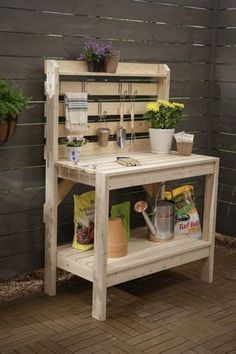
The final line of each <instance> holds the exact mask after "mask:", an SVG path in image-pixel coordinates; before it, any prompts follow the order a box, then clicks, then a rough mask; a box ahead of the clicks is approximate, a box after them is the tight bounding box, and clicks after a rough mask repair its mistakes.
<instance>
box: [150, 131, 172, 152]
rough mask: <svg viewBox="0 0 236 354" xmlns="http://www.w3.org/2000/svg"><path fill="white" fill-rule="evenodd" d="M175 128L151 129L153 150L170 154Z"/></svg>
mask: <svg viewBox="0 0 236 354" xmlns="http://www.w3.org/2000/svg"><path fill="white" fill-rule="evenodd" d="M174 132H175V129H153V128H150V129H149V136H150V143H151V152H153V153H154V154H169V153H170V151H171V145H172V141H173V135H174Z"/></svg>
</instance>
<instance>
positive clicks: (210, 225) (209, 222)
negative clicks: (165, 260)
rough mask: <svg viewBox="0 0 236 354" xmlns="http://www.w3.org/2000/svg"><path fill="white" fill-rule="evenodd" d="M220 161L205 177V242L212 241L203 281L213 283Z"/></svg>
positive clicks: (202, 272)
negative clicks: (212, 171) (211, 172)
mask: <svg viewBox="0 0 236 354" xmlns="http://www.w3.org/2000/svg"><path fill="white" fill-rule="evenodd" d="M218 174H219V160H218V161H217V162H216V163H215V171H214V173H213V174H211V175H206V177H205V193H204V215H203V237H202V238H203V240H204V241H210V242H211V246H210V255H209V257H208V258H206V259H204V260H203V264H202V269H201V280H203V281H206V282H208V283H212V282H213V270H214V248H215V224H216V206H217V191H218Z"/></svg>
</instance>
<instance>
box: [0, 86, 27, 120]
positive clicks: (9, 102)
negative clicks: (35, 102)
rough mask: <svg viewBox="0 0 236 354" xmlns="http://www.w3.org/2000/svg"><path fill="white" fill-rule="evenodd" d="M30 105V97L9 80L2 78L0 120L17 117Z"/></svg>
mask: <svg viewBox="0 0 236 354" xmlns="http://www.w3.org/2000/svg"><path fill="white" fill-rule="evenodd" d="M28 107H29V99H28V98H26V97H25V96H24V95H23V93H22V92H20V91H19V90H17V89H16V88H14V87H12V86H11V85H10V84H9V83H8V82H7V81H5V80H0V122H4V121H7V120H9V119H16V118H17V116H18V114H19V113H20V112H22V111H24V110H25V109H27V108H28Z"/></svg>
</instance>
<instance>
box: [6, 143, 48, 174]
mask: <svg viewBox="0 0 236 354" xmlns="http://www.w3.org/2000/svg"><path fill="white" fill-rule="evenodd" d="M43 165H44V159H43V146H41V145H39V146H37V145H35V146H30V147H29V146H23V147H21V146H18V147H17V149H14V148H11V147H9V148H4V147H2V148H1V154H0V166H1V169H10V168H18V167H32V166H43Z"/></svg>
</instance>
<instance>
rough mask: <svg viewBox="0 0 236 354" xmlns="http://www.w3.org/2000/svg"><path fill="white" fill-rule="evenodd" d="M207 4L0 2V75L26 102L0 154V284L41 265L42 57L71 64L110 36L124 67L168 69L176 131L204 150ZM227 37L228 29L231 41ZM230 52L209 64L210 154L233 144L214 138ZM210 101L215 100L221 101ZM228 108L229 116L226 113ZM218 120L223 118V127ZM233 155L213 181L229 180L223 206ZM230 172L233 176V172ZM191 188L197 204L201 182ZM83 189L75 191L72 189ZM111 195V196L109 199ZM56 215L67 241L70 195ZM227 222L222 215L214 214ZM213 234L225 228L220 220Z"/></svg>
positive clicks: (191, 0) (179, 0)
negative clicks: (176, 107) (88, 42)
mask: <svg viewBox="0 0 236 354" xmlns="http://www.w3.org/2000/svg"><path fill="white" fill-rule="evenodd" d="M223 2H224V1H222V3H223ZM226 2H227V1H226ZM228 2H230V1H228ZM167 3H168V4H167ZM214 3H215V2H214V1H213V0H198V1H196V0H165V1H161V0H159V1H134V0H119V1H117V0H90V1H84V0H82V1H78V0H67V1H63V0H40V1H34V0H21V1H17V0H0V77H1V78H5V79H10V80H11V81H12V82H13V83H15V84H16V85H18V86H19V87H20V88H21V89H22V90H23V91H24V92H25V94H26V95H29V96H31V97H32V108H31V109H30V110H29V111H28V112H26V113H24V114H22V115H21V116H20V119H19V125H18V127H17V132H16V134H15V136H14V138H13V139H12V140H11V141H10V142H9V143H7V144H6V145H5V146H4V147H1V149H0V169H1V171H0V198H1V203H0V277H1V278H7V277H10V276H13V275H15V274H19V273H22V272H24V271H29V270H31V269H34V268H38V267H40V266H42V264H43V248H44V226H43V220H42V214H43V209H42V207H43V203H44V183H45V182H44V172H45V171H44V159H43V145H44V139H43V129H44V112H43V106H44V74H43V60H44V59H45V58H62V59H73V58H76V57H78V56H79V54H80V53H81V50H82V47H83V43H84V39H85V38H87V37H88V38H90V37H97V38H99V39H109V40H112V42H113V47H114V48H117V49H120V50H121V56H122V60H124V61H146V62H163V63H167V64H168V65H169V66H170V68H171V97H172V98H173V99H175V100H176V101H181V102H184V103H185V105H186V120H185V121H184V122H183V123H181V124H180V125H179V127H178V129H185V130H187V131H192V132H194V133H195V136H196V139H195V151H196V152H200V153H207V152H209V143H208V142H209V139H208V137H209V129H210V128H211V125H209V119H211V118H212V117H211V112H210V107H211V108H212V106H211V105H210V99H211V95H210V94H209V89H210V87H211V83H210V81H209V78H210V73H211V72H212V68H213V65H214V63H213V62H212V57H213V56H212V50H211V43H212V26H213V23H214V11H213V5H214ZM222 14H224V16H222V18H221V21H222V25H224V24H225V22H227V21H229V22H230V15H231V14H229V13H226V11H225V12H224V11H222ZM232 19H233V12H232ZM234 31H235V30H233V31H231V32H232V38H234V37H235V36H234ZM221 33H222V40H221V42H222V41H223V42H224V41H225V40H227V41H228V42H227V43H229V44H234V43H231V36H230V35H228V34H229V33H228V32H227V30H225V31H224V34H223V32H221ZM219 40H220V38H219ZM232 41H233V39H232ZM233 53H234V49H233V48H224V47H223V48H219V49H218V52H217V61H218V63H220V62H222V61H223V62H224V63H226V64H224V65H223V66H222V65H220V64H219V65H218V66H217V79H218V80H219V82H218V85H219V87H220V89H221V93H223V92H224V98H223V99H222V104H221V115H219V114H218V111H216V112H215V115H216V117H217V120H216V121H217V122H219V124H217V126H216V125H214V129H215V132H217V133H216V134H215V135H214V146H215V147H217V149H218V148H219V144H222V147H224V146H225V145H224V144H226V145H227V144H228V142H229V141H232V144H233V137H232V136H231V135H227V137H226V138H225V139H224V136H223V135H222V134H219V132H224V133H227V134H228V133H230V132H231V130H232V128H231V127H232V124H233V117H232V115H233V112H234V111H235V105H234V104H233V100H232V99H231V98H234V97H231V96H232V94H233V92H234V91H233V89H234V85H235V83H234V82H232V79H233V80H234V79H235V73H234V71H233V65H232V64H234V63H232V60H233ZM222 77H224V79H222ZM221 81H224V82H221ZM225 81H226V82H225ZM231 86H232V90H231ZM216 101H217V103H218V101H219V99H216ZM228 107H230V109H231V111H230V112H231V114H230V115H228V114H227V115H225V112H228ZM223 117H224V119H226V120H224V121H223ZM230 146H231V145H230ZM226 148H227V149H228V145H227V146H226ZM215 152H216V153H218V151H215ZM220 153H221V152H220ZM234 159H235V157H234V156H233V154H232V153H228V154H226V155H224V158H223V170H222V173H223V174H222V175H221V183H226V184H227V188H226V187H225V188H224V192H223V195H224V199H223V200H227V201H228V202H229V201H230V200H229V198H228V196H229V195H230V193H231V190H230V187H229V186H230V185H231V183H232V181H233V177H232V176H233V173H232V175H231V167H232V164H231V161H233V160H234ZM232 172H234V176H235V170H232ZM223 181H225V182H223ZM195 184H196V189H197V190H199V197H200V198H201V195H202V188H201V186H202V183H201V181H200V183H198V182H196V183H195ZM84 190H85V189H84V187H82V186H77V190H76V192H82V191H84ZM140 193H141V189H140V188H137V189H135V190H132V192H130V190H128V191H124V192H123V194H122V198H126V199H127V196H128V198H131V199H132V200H135V199H137V198H138V197H139V195H140ZM71 194H72V193H71ZM119 198H120V196H113V200H115V201H119ZM227 198H228V199H227ZM227 205H228V204H227ZM220 206H223V207H224V203H222V202H220ZM223 209H224V208H221V209H220V210H222V211H221V213H223ZM59 215H60V217H59V239H60V241H65V240H66V239H68V238H69V239H70V237H71V232H72V218H73V215H72V200H71V195H70V196H68V197H67V198H66V199H65V200H64V202H63V204H62V205H61V206H60V208H59ZM228 216H229V215H228V214H227V215H221V217H222V218H227V217H228ZM219 228H220V230H221V231H222V232H223V231H224V229H223V228H222V226H220V224H219ZM229 231H230V229H229Z"/></svg>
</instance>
